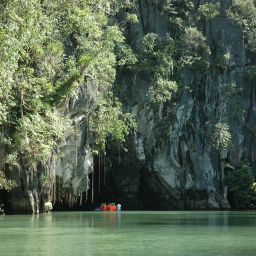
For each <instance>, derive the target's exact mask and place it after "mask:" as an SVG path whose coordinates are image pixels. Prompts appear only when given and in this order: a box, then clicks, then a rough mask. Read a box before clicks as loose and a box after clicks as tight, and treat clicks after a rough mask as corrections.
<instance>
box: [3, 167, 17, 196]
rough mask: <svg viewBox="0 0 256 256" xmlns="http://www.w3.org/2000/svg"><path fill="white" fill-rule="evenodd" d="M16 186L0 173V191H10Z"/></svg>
mask: <svg viewBox="0 0 256 256" xmlns="http://www.w3.org/2000/svg"><path fill="white" fill-rule="evenodd" d="M16 186H17V184H16V183H15V181H13V180H8V179H7V178H6V176H5V174H4V172H3V171H0V190H2V189H3V190H7V191H10V190H12V189H13V188H15V187H16Z"/></svg>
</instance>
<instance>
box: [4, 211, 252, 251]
mask: <svg viewBox="0 0 256 256" xmlns="http://www.w3.org/2000/svg"><path fill="white" fill-rule="evenodd" d="M255 227H256V214H255V213H254V212H86V213H83V212H75V213H74V212H72V213H70V212H69V213H68V212H64V213H53V214H48V215H40V216H37V215H34V216H1V218H0V255H1V256H5V255H6V256H12V255H13V256H14V255H15V256H16V255H19V256H32V255H33V256H35V255H36V256H38V255H39V256H40V255H47V256H52V255H61V256H63V255H74V256H80V255H81V256H82V255H83V256H84V255H85V256H97V255H120V256H128V255H129V256H130V255H136V256H137V255H138V256H140V255H141V256H142V255H143V256H144V255H147V256H153V255H154V256H155V255H175V256H176V255H177V256H179V255H190V256H200V255H202V256H205V255H207V256H212V255H222V256H225V255H229V256H230V255H232V256H236V255H239V256H240V255H247V256H252V255H255V253H254V252H255V239H254V233H255ZM245 251H246V253H245Z"/></svg>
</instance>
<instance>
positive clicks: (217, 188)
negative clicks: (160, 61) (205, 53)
mask: <svg viewBox="0 0 256 256" xmlns="http://www.w3.org/2000/svg"><path fill="white" fill-rule="evenodd" d="M160 2H161V1H156V0H148V1H139V12H138V16H139V17H140V23H139V24H138V25H134V26H132V27H131V29H130V32H129V33H130V38H132V40H131V44H132V45H135V44H136V41H137V40H139V39H140V38H141V37H143V35H145V34H146V33H151V32H153V33H156V34H158V35H160V36H162V35H165V34H166V33H170V32H171V31H169V28H168V17H166V16H165V15H164V14H162V13H161V11H160V10H159V8H158V7H159V4H160ZM196 2H198V3H199V1H196ZM200 2H202V1H200ZM215 2H216V1H215ZM219 2H220V4H221V5H220V6H221V15H220V16H218V17H215V18H214V19H213V20H211V21H208V22H207V23H206V28H205V35H206V38H207V43H208V45H209V46H210V48H211V51H212V53H213V57H212V58H213V59H212V61H214V60H215V59H218V58H220V57H221V56H223V55H225V56H228V58H227V60H226V61H225V62H223V63H222V65H221V67H219V68H218V69H215V70H213V71H212V72H210V73H208V74H207V75H203V74H202V73H201V72H200V70H199V71H193V70H189V69H185V70H184V72H185V73H184V84H183V86H184V89H183V90H182V93H181V95H180V96H179V99H178V103H177V107H176V109H175V111H174V113H172V114H170V111H169V110H170V108H171V106H168V104H163V105H162V106H161V107H160V108H159V109H153V108H152V107H150V106H149V105H148V104H147V102H146V100H145V97H146V94H147V88H148V87H149V85H148V84H147V80H146V79H145V77H143V76H140V75H139V74H136V75H135V74H133V73H132V72H131V73H128V74H127V73H126V74H125V73H124V72H122V71H121V72H120V74H119V81H118V82H119V83H120V84H121V88H122V89H121V92H120V95H121V98H123V99H125V96H126V98H127V95H129V96H128V97H129V98H128V100H125V101H124V104H125V105H126V107H127V108H128V109H129V110H131V111H132V112H133V113H134V114H135V116H136V120H137V123H138V129H137V131H136V133H135V134H134V135H133V136H131V138H130V141H129V153H127V154H123V155H122V157H121V159H122V160H121V161H117V160H115V158H113V156H114V150H113V151H112V153H110V160H111V161H112V162H113V165H112V168H111V169H110V176H111V181H112V183H113V185H112V186H115V188H116V191H117V195H118V196H117V200H119V201H122V203H123V205H127V207H128V208H130V209H131V208H134V209H139V208H144V209H215V208H229V207H230V205H229V203H228V200H227V191H226V188H225V187H224V185H223V182H222V181H223V178H224V162H225V161H226V160H228V161H229V162H231V163H232V164H234V165H236V164H238V163H239V162H240V161H241V159H242V157H247V156H249V155H254V154H255V153H254V150H253V147H252V141H250V139H249V138H248V136H250V135H249V133H248V130H247V129H246V127H247V126H250V125H253V124H252V123H250V122H251V121H252V120H255V110H254V109H255V107H254V105H255V102H254V99H253V98H252V97H251V94H250V90H251V89H249V90H248V87H247V88H245V85H244V83H243V70H244V67H245V65H246V57H245V55H246V53H245V49H244V39H243V32H242V30H241V28H240V27H239V26H238V25H237V24H236V23H235V22H233V21H232V20H231V19H229V18H228V17H227V15H226V14H225V13H226V10H227V9H228V8H229V7H230V4H231V1H224V0H223V1H219ZM198 3H196V4H198ZM135 76H136V77H135ZM231 81H232V83H234V84H235V86H236V88H240V90H239V91H240V93H239V95H233V94H232V92H231V91H230V92H229V93H230V94H228V96H227V97H230V99H229V100H228V101H225V100H224V98H223V97H224V94H225V92H224V90H225V91H226V90H227V89H226V88H225V86H226V84H230V83H231ZM238 98H239V99H240V107H241V108H242V110H243V111H240V112H239V111H238V110H237V109H236V106H235V105H236V102H235V101H236V100H237V99H238ZM234 112H235V113H234ZM220 115H224V116H232V115H233V116H234V117H233V118H231V119H230V121H229V125H230V127H231V133H232V147H231V149H230V150H229V151H228V152H227V151H225V150H222V151H217V150H215V149H214V148H213V147H212V146H211V142H210V138H209V131H210V125H211V124H210V122H212V120H218V119H219V116H220ZM248 122H249V123H248ZM111 154H112V155H111ZM111 156H112V159H111Z"/></svg>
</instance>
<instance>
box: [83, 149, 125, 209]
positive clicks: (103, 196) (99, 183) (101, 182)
mask: <svg viewBox="0 0 256 256" xmlns="http://www.w3.org/2000/svg"><path fill="white" fill-rule="evenodd" d="M106 159H107V158H106V155H105V154H99V155H98V156H95V157H94V172H93V173H91V174H90V175H89V179H90V189H89V191H88V197H87V202H86V209H87V210H93V209H95V208H97V207H99V206H100V205H101V203H104V202H106V203H118V200H119V198H120V197H119V194H118V190H117V189H116V187H115V184H114V182H113V179H112V174H111V172H110V170H109V169H110V168H107V166H108V165H107V163H106Z"/></svg>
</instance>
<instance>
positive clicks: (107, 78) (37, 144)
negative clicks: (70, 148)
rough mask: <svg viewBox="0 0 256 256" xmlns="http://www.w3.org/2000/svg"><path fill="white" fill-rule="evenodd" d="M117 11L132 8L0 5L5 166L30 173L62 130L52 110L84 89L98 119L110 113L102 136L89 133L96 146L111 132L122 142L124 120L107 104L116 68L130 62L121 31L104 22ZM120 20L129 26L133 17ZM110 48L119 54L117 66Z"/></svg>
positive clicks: (114, 2)
mask: <svg viewBox="0 0 256 256" xmlns="http://www.w3.org/2000/svg"><path fill="white" fill-rule="evenodd" d="M124 6H125V7H126V8H128V7H129V6H132V1H125V3H124V2H123V1H118V0H111V1H98V0H91V1H87V0H72V1H70V0H64V1H50V0H45V1H40V0H13V1H11V0H5V1H2V2H1V3H0V9H1V12H0V52H1V59H0V76H1V81H0V88H1V89H0V129H1V141H2V142H3V143H4V147H5V152H6V153H7V156H6V159H5V160H4V163H5V164H22V165H25V166H26V167H28V168H29V167H33V168H35V167H36V166H37V165H38V163H40V162H45V161H46V160H47V159H48V158H49V157H50V155H51V154H52V152H53V149H54V148H56V147H57V145H58V143H59V142H60V140H61V138H63V131H64V129H65V128H66V127H67V121H66V120H65V119H64V118H62V117H61V116H60V115H59V113H58V109H59V107H62V106H63V105H64V104H66V102H67V101H68V100H69V99H70V98H71V97H72V96H73V95H74V94H75V93H76V91H77V88H78V86H80V85H82V86H83V85H84V84H88V83H89V84H90V85H91V87H93V89H92V91H93V93H94V94H95V100H94V101H93V106H90V108H91V109H92V110H94V109H95V108H97V109H101V107H102V105H104V108H105V110H104V111H103V112H102V113H101V115H107V114H109V113H111V114H112V117H113V118H115V119H114V122H113V124H112V126H110V125H109V126H106V127H105V131H104V134H103V133H100V132H99V133H98V132H96V133H95V135H96V136H98V135H99V136H100V138H96V141H101V142H102V143H103V142H104V143H105V140H106V138H105V137H104V138H103V137H102V136H107V134H111V133H113V137H114V138H116V139H118V140H121V141H123V140H124V136H125V135H127V134H128V127H130V125H129V124H128V123H129V120H130V121H131V122H132V118H129V120H128V119H127V120H126V119H125V120H126V121H127V122H124V121H123V119H122V117H121V116H122V114H121V113H122V109H121V108H122V106H121V104H120V103H118V100H117V99H115V102H112V98H109V99H108V98H107V97H108V95H109V94H108V92H110V91H111V88H112V84H113V83H114V81H115V75H116V65H117V64H120V65H123V64H124V63H127V62H129V61H130V63H134V62H135V60H134V58H133V55H132V52H131V49H129V47H126V46H125V42H124V36H123V34H122V31H121V30H120V28H119V27H118V25H117V24H115V23H114V22H113V21H112V22H110V18H111V19H112V17H114V15H115V14H116V12H117V11H119V10H120V9H121V8H123V7H124ZM128 18H129V20H130V22H131V21H133V22H136V18H135V16H134V15H130V16H129V17H128ZM110 23H111V24H110ZM117 46H119V49H120V48H121V49H122V51H121V54H120V56H118V58H119V61H117V56H116V48H118V47H117ZM123 56H125V58H123ZM124 59H125V60H124ZM97 99H100V100H99V101H98V102H97ZM102 101H107V103H108V104H103V103H102ZM108 108H109V109H108ZM115 111H116V112H117V113H114V112H115ZM127 115H128V114H127ZM127 115H126V114H124V116H127ZM106 118H107V117H106V116H105V117H101V119H102V120H105V119H106ZM118 118H121V119H120V120H119V119H118ZM115 124H116V126H115ZM118 125H119V126H121V127H122V128H117V126H118ZM125 125H127V127H125ZM92 129H93V130H95V129H96V128H95V127H94V126H93V127H92ZM98 129H99V128H98ZM102 147H104V146H102Z"/></svg>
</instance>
